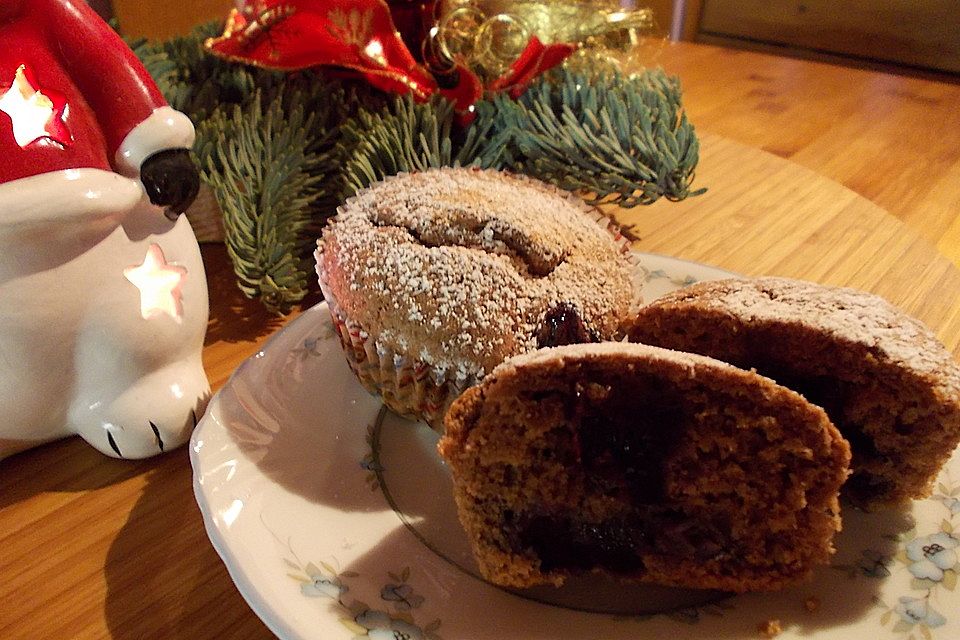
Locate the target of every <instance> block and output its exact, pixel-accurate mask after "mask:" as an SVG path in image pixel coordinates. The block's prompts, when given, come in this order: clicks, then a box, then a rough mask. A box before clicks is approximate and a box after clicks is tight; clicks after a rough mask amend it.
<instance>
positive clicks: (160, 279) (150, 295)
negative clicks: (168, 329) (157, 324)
mask: <svg viewBox="0 0 960 640" xmlns="http://www.w3.org/2000/svg"><path fill="white" fill-rule="evenodd" d="M123 275H124V277H125V278H126V279H127V280H129V281H130V282H132V283H133V285H134V286H135V287H136V288H137V289H139V290H140V315H141V316H142V317H143V319H144V320H149V319H151V318H155V317H157V316H159V315H161V314H164V313H165V314H167V315H168V316H170V317H171V318H173V319H174V320H176V321H177V322H178V323H179V322H181V321H182V320H183V304H182V302H181V298H182V297H183V281H184V280H185V279H186V277H187V270H186V269H185V268H184V267H181V266H179V265H175V264H168V263H167V259H166V257H165V256H164V255H163V250H162V249H161V248H160V245H158V244H151V245H150V246H149V247H147V255H146V256H144V258H143V263H141V264H139V265H134V266H132V267H127V268H126V269H124V270H123Z"/></svg>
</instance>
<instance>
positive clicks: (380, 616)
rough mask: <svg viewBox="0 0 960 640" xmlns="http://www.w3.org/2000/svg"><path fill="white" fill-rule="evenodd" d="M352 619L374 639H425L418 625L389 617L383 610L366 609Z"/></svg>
mask: <svg viewBox="0 0 960 640" xmlns="http://www.w3.org/2000/svg"><path fill="white" fill-rule="evenodd" d="M354 620H356V622H357V624H359V625H360V626H361V627H363V628H364V629H366V630H367V636H369V637H370V638H373V639H374V640H426V634H424V632H423V630H422V629H420V627H417V626H416V625H412V624H410V623H409V622H406V621H404V620H398V619H396V618H391V617H390V616H389V615H387V614H386V613H384V612H383V611H374V610H373V609H367V610H366V611H364V612H363V613H361V614H360V615H358V616H357V617H356V618H354Z"/></svg>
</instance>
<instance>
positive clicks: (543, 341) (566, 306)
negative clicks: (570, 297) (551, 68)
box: [537, 302, 600, 348]
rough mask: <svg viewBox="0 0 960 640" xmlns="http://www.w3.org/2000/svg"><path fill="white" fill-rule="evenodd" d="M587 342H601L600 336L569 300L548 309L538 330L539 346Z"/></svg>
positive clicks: (558, 345)
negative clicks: (585, 321)
mask: <svg viewBox="0 0 960 640" xmlns="http://www.w3.org/2000/svg"><path fill="white" fill-rule="evenodd" d="M587 342H600V336H598V335H597V334H596V332H595V331H593V330H592V329H590V328H589V327H587V325H586V323H584V321H583V318H581V317H580V312H579V311H577V308H576V307H574V306H573V305H572V304H570V303H569V302H561V303H559V304H557V305H555V306H554V307H552V308H551V309H548V310H547V313H546V314H545V315H544V317H543V320H542V321H541V322H540V330H539V331H538V332H537V346H538V347H540V348H544V347H560V346H563V345H565V344H583V343H587Z"/></svg>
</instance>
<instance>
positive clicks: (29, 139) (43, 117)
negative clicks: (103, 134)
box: [0, 64, 73, 149]
mask: <svg viewBox="0 0 960 640" xmlns="http://www.w3.org/2000/svg"><path fill="white" fill-rule="evenodd" d="M0 111H3V112H4V113H6V114H7V115H8V116H10V120H11V122H12V124H13V138H14V139H15V140H16V141H17V144H18V145H20V148H21V149H23V148H26V147H27V146H28V145H30V144H33V143H34V142H36V141H38V140H49V141H51V142H55V143H57V144H59V145H60V146H61V147H66V146H69V145H70V143H72V142H73V136H72V135H70V131H69V130H68V129H67V125H66V122H65V121H64V119H65V118H67V117H68V114H69V106H68V105H67V104H66V101H65V100H64V99H63V96H61V95H60V94H59V93H57V92H55V91H47V93H44V92H43V91H42V90H41V89H39V88H37V81H36V78H35V77H34V75H33V73H31V71H30V69H29V68H28V67H27V65H25V64H21V65H20V66H19V67H17V72H16V74H15V75H14V77H13V83H12V84H11V85H10V86H9V88H8V89H7V90H6V91H5V92H4V93H3V95H2V96H0Z"/></svg>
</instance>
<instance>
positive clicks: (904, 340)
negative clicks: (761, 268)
mask: <svg viewBox="0 0 960 640" xmlns="http://www.w3.org/2000/svg"><path fill="white" fill-rule="evenodd" d="M671 302H673V303H695V304H697V305H702V306H706V307H710V308H714V309H718V310H720V311H723V312H727V313H732V314H733V315H734V316H735V317H737V318H739V319H741V320H743V321H746V322H779V323H787V322H790V323H793V322H796V323H802V324H804V325H806V326H810V327H813V328H815V329H816V330H818V331H821V332H824V333H826V334H828V335H830V336H832V337H833V338H835V339H837V340H840V341H845V342H853V343H857V344H862V345H866V346H867V347H869V348H870V349H871V350H872V351H873V352H874V353H877V354H881V355H882V356H883V357H885V358H887V359H888V360H890V361H891V362H894V363H898V364H900V365H901V366H904V367H907V368H910V369H913V370H914V371H917V372H918V373H923V374H936V375H938V376H940V377H941V378H942V379H943V380H944V381H945V383H946V384H947V385H948V386H951V387H952V388H953V390H954V391H953V393H957V392H958V390H960V367H958V365H957V363H956V362H954V361H953V358H952V357H951V356H950V353H949V352H948V351H947V350H946V348H945V347H944V346H943V345H942V344H941V343H940V342H939V341H938V340H937V338H936V336H934V335H933V333H932V332H931V331H930V330H929V329H928V328H927V327H926V326H924V325H923V324H922V323H920V322H919V321H917V320H915V319H913V318H911V317H909V316H908V315H906V314H905V313H903V312H902V311H900V310H899V309H897V308H896V307H894V306H893V305H892V304H890V303H889V302H887V301H886V300H884V299H883V298H881V297H880V296H877V295H874V294H871V293H867V292H865V291H859V290H857V289H850V288H840V287H827V286H823V285H820V284H816V283H813V282H806V281H803V280H793V279H789V278H774V277H767V278H756V279H744V280H739V279H734V280H722V281H716V282H707V283H702V284H700V285H696V286H694V287H691V288H689V289H682V290H680V291H677V292H674V293H672V294H668V295H666V296H664V297H663V298H660V299H659V300H657V301H655V302H654V304H668V303H671Z"/></svg>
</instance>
